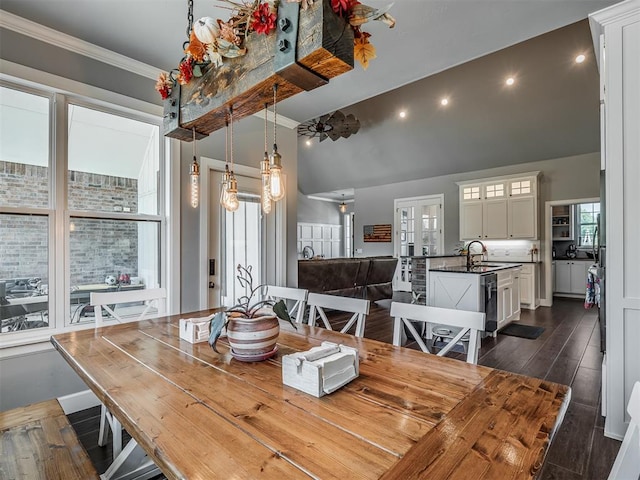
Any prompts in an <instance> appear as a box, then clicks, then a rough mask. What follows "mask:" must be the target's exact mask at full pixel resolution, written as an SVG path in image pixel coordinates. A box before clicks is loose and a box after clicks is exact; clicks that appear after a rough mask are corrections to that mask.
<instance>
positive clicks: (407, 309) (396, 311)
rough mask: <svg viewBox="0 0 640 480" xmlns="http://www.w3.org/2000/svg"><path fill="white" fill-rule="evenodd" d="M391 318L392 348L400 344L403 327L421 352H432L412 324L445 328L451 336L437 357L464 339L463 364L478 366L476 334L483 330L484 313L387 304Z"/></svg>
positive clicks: (478, 344)
mask: <svg viewBox="0 0 640 480" xmlns="http://www.w3.org/2000/svg"><path fill="white" fill-rule="evenodd" d="M391 316H392V317H394V318H395V320H394V324H393V344H394V345H397V346H400V345H402V335H403V327H405V328H406V330H407V331H408V332H409V333H410V334H411V336H413V338H414V339H415V341H416V342H417V343H418V345H419V346H420V349H421V350H422V351H423V352H426V353H432V352H431V350H430V349H429V348H428V347H427V345H426V343H425V341H424V339H423V338H422V335H420V334H419V333H418V331H417V330H416V327H415V326H414V324H413V323H412V322H425V323H427V324H428V325H433V324H435V325H437V326H438V327H442V328H444V326H446V327H448V328H450V329H451V332H452V334H451V335H450V336H449V338H450V340H449V341H448V342H447V343H446V344H444V346H443V348H442V349H441V350H440V351H438V353H437V355H438V356H441V357H442V356H445V355H446V354H447V353H449V352H450V351H451V350H452V349H453V348H454V346H455V345H456V344H461V342H462V340H463V338H465V337H467V336H468V342H469V343H468V346H466V353H467V362H468V363H473V364H474V365H477V364H478V350H479V349H480V332H482V331H484V328H485V314H484V313H482V312H470V311H467V310H455V309H451V308H440V307H430V306H427V305H415V304H411V303H400V302H393V303H391ZM427 330H428V328H427ZM465 342H466V340H465Z"/></svg>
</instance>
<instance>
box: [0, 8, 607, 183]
mask: <svg viewBox="0 0 640 480" xmlns="http://www.w3.org/2000/svg"><path fill="white" fill-rule="evenodd" d="M364 3H366V4H368V5H371V6H374V7H382V6H384V5H386V4H387V3H388V2H387V1H384V0H365V1H364ZM612 3H615V1H611V0H549V1H546V0H518V1H504V0H402V1H398V2H396V3H395V4H394V5H393V7H392V8H391V13H392V14H393V16H394V17H395V18H396V19H397V25H396V27H395V28H394V29H388V28H387V27H386V25H384V24H382V23H380V22H374V23H373V24H367V25H365V28H364V29H365V30H366V31H368V32H369V33H371V34H372V37H371V41H372V43H373V44H374V46H375V47H376V49H377V58H376V59H374V60H373V61H372V62H371V64H370V67H369V69H368V70H367V71H363V70H362V69H361V67H360V66H359V65H356V66H355V68H354V70H353V71H352V72H348V73H346V74H344V75H342V76H340V77H338V78H335V79H333V80H331V82H330V83H329V85H326V86H324V87H321V88H318V89H316V90H314V91H311V92H307V93H303V94H300V95H297V96H295V97H292V98H290V99H288V100H285V101H283V102H282V103H281V105H280V106H279V113H281V114H282V115H285V116H287V117H289V118H291V119H293V120H295V121H298V122H303V121H305V120H308V119H311V118H314V117H317V116H319V115H321V114H324V113H330V112H333V111H334V110H336V109H341V110H342V111H343V112H344V113H354V114H355V115H356V116H357V117H358V118H359V119H360V122H361V124H362V128H361V130H360V132H359V133H358V134H357V135H354V136H352V137H350V138H349V139H340V140H338V141H337V142H332V141H331V140H326V141H324V142H322V143H321V144H318V143H317V141H314V142H315V143H312V145H311V146H310V147H307V146H306V145H305V143H304V138H302V139H301V140H300V144H299V159H298V161H299V186H300V189H301V191H302V192H303V193H306V194H310V193H317V192H324V191H330V190H337V189H344V188H352V187H358V186H365V185H375V184H380V183H391V182H396V181H402V180H406V179H410V178H419V177H425V176H435V175H443V174H447V173H454V172H460V171H468V170H478V169H482V168H489V167H494V166H499V165H503V164H513V163H518V162H526V161H532V160H542V159H548V158H558V157H562V156H568V155H574V154H579V153H585V152H589V151H597V150H598V148H599V145H598V135H599V134H598V127H597V122H598V119H597V118H598V117H597V71H596V66H595V61H594V58H593V49H592V46H591V40H590V36H589V30H588V24H587V22H586V21H582V22H580V23H578V24H575V22H579V21H580V20H584V19H585V18H586V17H587V15H588V14H589V13H591V12H594V11H597V10H599V9H601V8H604V7H605V6H608V5H610V4H612ZM223 6H224V2H214V1H200V0H194V17H195V18H199V17H201V16H205V15H207V16H213V17H219V18H222V19H226V18H228V15H229V13H228V10H226V9H224V8H222V7H223ZM1 8H2V10H3V12H0V25H2V26H5V27H6V23H5V22H4V20H3V19H2V17H3V16H6V15H3V13H4V12H10V13H11V14H15V15H18V16H20V17H23V18H26V19H28V20H31V21H33V22H36V23H38V24H40V25H43V26H46V27H49V28H52V29H54V30H57V31H60V32H63V33H66V34H68V35H71V36H73V37H76V38H79V39H82V40H84V41H87V42H90V43H92V44H95V45H98V46H100V47H103V48H106V49H108V50H111V51H114V52H117V53H119V54H122V55H125V56H127V57H130V58H132V59H135V60H137V61H139V62H143V63H144V64H146V65H148V66H152V67H157V69H158V71H159V70H169V69H171V68H175V67H176V65H177V63H178V61H179V60H180V58H181V57H182V44H183V42H184V41H185V40H186V34H185V30H186V23H187V21H186V13H187V2H186V1H185V0H165V1H163V2H156V1H151V0H137V1H130V0H2V4H1ZM571 24H575V25H571ZM567 25H569V26H568V27H566V28H561V27H565V26H567ZM557 29H560V30H557ZM549 32H550V33H549ZM541 35H542V36H541ZM522 42H524V43H522ZM578 52H585V53H586V54H587V59H586V61H585V62H584V63H583V64H580V65H577V64H575V63H573V58H574V57H575V55H577V53H578ZM152 70H153V69H152ZM507 75H514V77H515V80H516V82H515V84H514V85H513V86H512V88H505V85H504V83H503V82H504V79H505V77H506V76H507ZM443 95H446V96H448V97H449V98H450V104H449V105H448V107H447V108H440V107H439V106H438V103H437V102H438V100H439V99H440V97H441V96H443ZM403 108H404V109H406V110H407V117H406V118H405V119H404V120H402V121H400V120H399V119H398V117H397V112H398V110H400V109H403Z"/></svg>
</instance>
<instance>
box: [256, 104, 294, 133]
mask: <svg viewBox="0 0 640 480" xmlns="http://www.w3.org/2000/svg"><path fill="white" fill-rule="evenodd" d="M253 116H254V117H258V118H261V119H264V108H263V109H262V110H260V111H259V112H256V113H254V114H253ZM267 121H269V122H271V123H273V111H272V110H268V109H267ZM278 125H280V126H281V127H285V128H290V129H291V130H294V129H296V128H298V125H300V122H296V121H295V120H293V119H291V118H289V117H285V116H284V115H280V114H278Z"/></svg>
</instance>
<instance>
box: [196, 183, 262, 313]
mask: <svg viewBox="0 0 640 480" xmlns="http://www.w3.org/2000/svg"><path fill="white" fill-rule="evenodd" d="M236 178H237V180H238V199H239V201H240V207H239V208H238V210H236V211H235V212H227V211H226V210H225V209H224V208H222V206H220V187H221V184H222V172H218V171H213V170H212V171H211V172H210V183H209V185H211V189H210V192H211V194H210V198H209V201H210V202H211V203H210V207H209V211H210V213H211V216H210V219H209V258H210V259H214V260H215V271H213V275H210V276H209V282H210V288H209V307H211V308H212V307H217V306H221V305H223V306H231V305H234V304H235V303H237V302H236V301H237V298H238V297H239V296H241V295H244V290H243V292H242V293H241V292H239V291H238V288H239V285H237V281H236V275H237V271H236V267H237V266H238V264H241V265H243V266H248V265H250V266H251V267H252V274H253V278H254V287H255V286H257V285H259V284H260V283H264V282H265V281H266V275H265V270H266V268H265V260H264V259H265V251H266V244H267V241H266V236H267V230H268V229H269V227H268V224H267V223H268V222H267V221H266V219H265V216H263V214H262V211H261V208H260V194H259V192H260V180H259V179H257V178H251V177H244V176H240V175H236ZM272 215H273V214H272ZM209 273H212V271H210V272H209Z"/></svg>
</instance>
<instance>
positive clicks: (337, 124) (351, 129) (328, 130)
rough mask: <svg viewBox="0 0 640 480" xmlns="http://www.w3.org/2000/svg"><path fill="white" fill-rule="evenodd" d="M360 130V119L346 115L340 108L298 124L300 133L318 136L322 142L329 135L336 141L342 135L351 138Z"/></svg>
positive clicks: (301, 134)
mask: <svg viewBox="0 0 640 480" xmlns="http://www.w3.org/2000/svg"><path fill="white" fill-rule="evenodd" d="M358 130H360V120H358V119H357V118H356V117H355V116H353V115H352V114H349V115H346V116H345V115H344V113H342V112H341V111H340V110H336V111H335V112H333V113H328V114H326V115H322V116H321V117H320V118H314V119H313V120H308V121H306V122H304V123H301V124H300V125H298V135H299V136H306V137H311V138H314V137H318V138H319V139H320V141H321V142H322V141H323V140H325V139H326V138H327V137H328V138H330V139H331V140H333V141H334V142H335V141H336V140H338V139H339V138H340V137H342V138H349V137H350V136H351V135H353V134H355V133H358Z"/></svg>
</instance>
